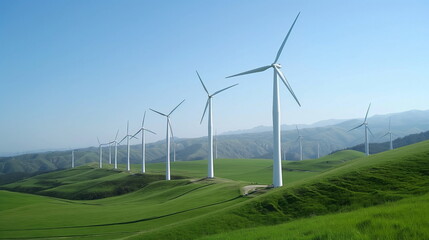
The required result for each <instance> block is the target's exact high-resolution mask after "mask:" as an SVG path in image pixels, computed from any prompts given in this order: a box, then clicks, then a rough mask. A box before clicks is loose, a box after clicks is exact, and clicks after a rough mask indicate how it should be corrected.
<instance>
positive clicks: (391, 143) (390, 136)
mask: <svg viewBox="0 0 429 240" xmlns="http://www.w3.org/2000/svg"><path fill="white" fill-rule="evenodd" d="M390 120H391V119H390V118H389V131H388V132H387V133H386V134H384V135H383V136H382V137H385V136H387V135H389V139H390V140H389V142H390V145H389V149H390V150H393V142H392V131H390Z"/></svg>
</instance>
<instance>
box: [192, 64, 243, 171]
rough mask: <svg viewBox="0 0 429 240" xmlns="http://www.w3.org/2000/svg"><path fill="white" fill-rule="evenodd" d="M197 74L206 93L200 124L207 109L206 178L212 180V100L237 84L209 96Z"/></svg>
mask: <svg viewBox="0 0 429 240" xmlns="http://www.w3.org/2000/svg"><path fill="white" fill-rule="evenodd" d="M196 72H197V76H198V78H199V79H200V82H201V84H202V85H203V88H204V91H206V93H207V102H206V107H205V108H204V112H203V116H202V117H201V121H200V124H201V123H202V122H203V119H204V116H205V114H206V111H207V107H208V108H209V113H208V114H209V115H208V134H207V135H208V138H209V139H208V141H209V142H208V145H209V157H208V169H207V177H208V178H214V169H213V109H212V98H213V97H214V96H215V95H216V94H219V93H221V92H223V91H225V90H227V89H229V88H232V87H235V86H237V85H238V84H234V85H232V86H229V87H226V88H224V89H221V90H219V91H217V92H215V93H213V94H211V95H210V93H209V91H208V90H207V88H206V86H205V85H204V82H203V80H202V79H201V76H200V74H199V73H198V71H196Z"/></svg>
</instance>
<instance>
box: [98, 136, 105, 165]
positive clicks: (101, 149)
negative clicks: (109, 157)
mask: <svg viewBox="0 0 429 240" xmlns="http://www.w3.org/2000/svg"><path fill="white" fill-rule="evenodd" d="M97 141H98V149H99V155H100V163H99V167H100V168H103V145H106V144H104V143H100V139H98V137H97Z"/></svg>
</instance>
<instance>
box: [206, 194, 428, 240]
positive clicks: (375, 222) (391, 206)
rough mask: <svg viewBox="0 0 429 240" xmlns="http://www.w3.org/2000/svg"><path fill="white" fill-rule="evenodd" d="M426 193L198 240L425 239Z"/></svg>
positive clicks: (426, 236)
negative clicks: (344, 211)
mask: <svg viewBox="0 0 429 240" xmlns="http://www.w3.org/2000/svg"><path fill="white" fill-rule="evenodd" d="M428 215H429V194H425V195H423V196H419V197H410V198H406V199H403V200H400V201H397V202H389V203H386V204H384V205H380V206H375V207H369V208H362V209H359V210H354V211H351V212H348V213H336V214H328V215H325V216H316V217H312V218H304V219H300V220H297V221H292V222H289V223H284V224H279V225H274V226H269V227H258V228H249V229H243V230H238V231H233V232H229V233H224V234H218V235H214V236H209V237H203V238H201V239H200V240H240V239H243V240H257V239H264V240H277V239H285V240H287V239H291V240H292V239H293V240H314V239H320V240H322V239H348V240H362V239H368V240H370V239H429V221H428Z"/></svg>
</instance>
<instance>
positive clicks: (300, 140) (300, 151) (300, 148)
mask: <svg viewBox="0 0 429 240" xmlns="http://www.w3.org/2000/svg"><path fill="white" fill-rule="evenodd" d="M296 130H297V131H298V138H297V139H296V140H297V141H299V160H301V161H302V159H303V158H302V139H303V137H302V136H301V133H300V132H299V129H298V126H296Z"/></svg>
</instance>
